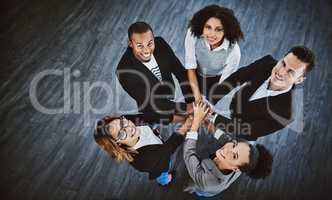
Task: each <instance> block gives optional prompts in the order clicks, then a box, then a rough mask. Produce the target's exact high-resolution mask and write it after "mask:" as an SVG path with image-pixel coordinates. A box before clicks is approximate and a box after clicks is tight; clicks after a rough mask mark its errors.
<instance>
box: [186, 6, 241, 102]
mask: <svg viewBox="0 0 332 200" xmlns="http://www.w3.org/2000/svg"><path fill="white" fill-rule="evenodd" d="M242 38H243V33H242V31H241V27H240V23H239V21H238V20H237V19H236V17H235V16H234V13H233V11H232V10H231V9H228V8H224V7H220V6H218V5H210V6H207V7H205V8H203V9H201V10H199V11H198V12H196V13H195V14H194V16H193V18H192V19H191V21H190V24H189V29H188V31H187V34H186V38H185V68H186V69H187V75H188V79H189V82H190V85H191V88H192V91H193V94H194V97H195V102H199V101H200V100H201V99H202V94H204V95H205V96H206V97H207V99H211V98H209V97H210V96H211V95H212V94H210V91H211V93H213V92H212V90H213V87H214V85H216V84H218V83H221V82H222V81H224V80H225V79H226V78H227V77H228V76H229V75H230V74H232V73H233V72H235V71H236V70H237V69H238V66H239V63H240V57H241V53H240V47H239V45H238V42H239V40H240V39H242Z"/></svg>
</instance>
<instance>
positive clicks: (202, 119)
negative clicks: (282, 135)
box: [94, 5, 315, 197]
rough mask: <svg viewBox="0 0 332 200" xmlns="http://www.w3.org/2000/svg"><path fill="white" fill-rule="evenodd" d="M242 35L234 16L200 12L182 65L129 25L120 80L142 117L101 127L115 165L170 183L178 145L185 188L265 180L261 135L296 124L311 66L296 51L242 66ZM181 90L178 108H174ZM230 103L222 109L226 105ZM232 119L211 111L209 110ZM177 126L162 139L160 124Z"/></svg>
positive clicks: (141, 27)
mask: <svg viewBox="0 0 332 200" xmlns="http://www.w3.org/2000/svg"><path fill="white" fill-rule="evenodd" d="M243 37H244V34H243V33H242V30H241V27H240V23H239V21H238V20H237V18H236V17H235V16H234V13H233V11H232V10H231V9H228V8H225V7H221V6H218V5H209V6H206V7H204V8H203V9H201V10H199V11H198V12H196V13H195V14H194V15H193V17H192V19H191V20H190V23H189V26H188V30H187V32H186V35H185V40H184V48H185V58H184V60H185V64H184V65H182V63H181V62H180V60H179V59H178V57H177V56H176V55H175V53H174V52H173V50H172V48H171V47H170V45H169V44H168V43H167V42H166V41H165V40H164V39H163V38H161V37H155V36H154V33H153V30H152V28H151V27H150V25H149V24H147V23H145V22H135V23H133V24H131V25H130V27H129V28H128V48H127V49H126V51H125V53H124V54H123V56H122V58H121V60H120V62H119V64H118V67H117V70H116V73H117V77H118V80H119V82H120V84H121V86H122V87H123V89H124V90H125V91H126V92H127V93H128V94H129V95H130V96H131V97H132V98H133V99H134V100H135V101H136V103H137V106H138V111H139V114H135V115H116V116H106V117H104V118H102V119H101V120H98V122H97V124H96V130H95V133H94V138H95V141H96V142H97V144H98V145H99V146H100V147H101V148H102V149H103V150H105V151H106V152H107V153H108V154H110V155H111V156H112V157H114V158H116V159H117V160H119V161H122V160H125V161H128V162H129V163H130V164H131V165H132V166H133V167H134V168H135V169H137V170H138V171H141V172H147V173H148V174H149V179H154V180H156V181H157V182H158V183H159V184H160V185H162V186H166V185H168V184H169V183H171V182H172V181H174V179H176V177H175V176H174V171H173V170H174V155H173V154H174V152H175V151H176V149H177V148H178V147H179V146H180V145H183V159H184V163H185V166H186V168H187V171H188V174H189V176H190V177H191V179H190V181H189V184H188V185H187V186H186V188H185V189H184V191H186V192H189V193H193V194H195V195H197V196H202V197H211V196H215V195H217V194H219V193H220V192H222V191H223V190H225V189H226V188H228V187H229V185H231V184H232V183H233V182H234V181H235V180H236V179H237V178H238V177H239V176H240V175H241V173H245V174H246V175H248V176H249V177H252V178H264V177H267V176H268V175H269V174H270V173H271V169H272V162H273V158H272V156H271V154H270V152H269V151H268V149H267V148H266V147H264V146H263V145H261V144H258V143H257V142H256V140H257V138H259V137H262V136H266V135H269V134H271V133H274V132H276V131H278V130H280V129H282V128H284V127H286V126H287V125H288V124H289V123H291V122H292V120H293V118H294V117H293V116H294V115H293V113H292V94H293V92H294V87H295V85H297V84H300V83H302V82H303V81H304V80H305V77H306V74H307V73H308V72H310V71H311V70H312V68H313V67H314V63H315V58H314V54H313V52H312V51H311V50H310V49H309V48H307V47H304V46H294V47H292V48H290V50H289V51H288V52H286V53H285V54H284V56H283V57H282V58H281V59H280V60H276V59H275V58H273V57H272V56H271V55H266V56H264V57H262V58H260V59H258V60H256V61H254V62H253V63H251V64H249V65H248V66H245V67H241V68H239V63H240V58H241V51H240V46H239V42H240V41H241V39H242V38H243ZM172 74H173V75H174V76H175V77H176V78H177V80H178V81H179V83H180V88H181V90H182V93H183V96H184V101H185V102H184V103H183V102H175V101H174V91H175V84H174V80H173V78H172ZM227 98H228V99H231V101H230V103H228V104H227V103H226V101H225V99H227ZM217 103H218V105H223V106H224V107H226V108H227V109H228V111H229V112H226V113H225V114H223V113H220V112H218V113H217V112H216V107H215V105H216V104H217ZM170 123H176V124H180V125H179V126H178V128H177V129H176V130H175V132H174V133H172V134H171V136H170V137H168V139H167V140H166V139H165V138H162V136H161V134H160V126H161V125H165V126H166V125H167V124H170ZM203 126H205V127H206V130H207V131H208V132H209V134H212V135H213V136H214V137H213V138H215V139H216V140H217V143H218V145H219V146H218V148H217V149H216V150H215V151H214V152H211V155H210V156H209V157H207V158H202V157H200V156H199V155H198V154H197V140H198V139H199V138H201V137H199V132H200V131H199V130H200V127H203Z"/></svg>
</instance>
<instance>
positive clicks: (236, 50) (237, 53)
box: [229, 42, 241, 58]
mask: <svg viewBox="0 0 332 200" xmlns="http://www.w3.org/2000/svg"><path fill="white" fill-rule="evenodd" d="M229 54H230V55H232V56H233V57H238V58H240V57H241V50H240V46H239V44H238V43H237V42H235V43H234V44H232V45H231V46H230V52H229Z"/></svg>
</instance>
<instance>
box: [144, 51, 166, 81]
mask: <svg viewBox="0 0 332 200" xmlns="http://www.w3.org/2000/svg"><path fill="white" fill-rule="evenodd" d="M143 64H144V65H145V66H146V67H147V68H148V69H149V70H150V71H151V72H152V73H153V74H154V75H155V77H156V78H157V79H158V80H159V81H161V80H162V76H161V72H160V69H159V66H158V63H157V61H156V59H155V58H154V56H153V55H152V56H151V59H150V61H149V62H143Z"/></svg>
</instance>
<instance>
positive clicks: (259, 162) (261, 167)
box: [239, 143, 273, 179]
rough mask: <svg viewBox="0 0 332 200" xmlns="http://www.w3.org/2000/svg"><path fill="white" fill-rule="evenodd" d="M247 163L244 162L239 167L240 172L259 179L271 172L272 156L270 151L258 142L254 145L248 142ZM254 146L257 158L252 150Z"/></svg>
mask: <svg viewBox="0 0 332 200" xmlns="http://www.w3.org/2000/svg"><path fill="white" fill-rule="evenodd" d="M248 145H249V147H250V151H249V163H245V164H243V165H242V166H240V167H239V169H240V171H241V172H245V173H246V174H247V175H248V176H249V177H250V178H254V179H259V178H265V177H267V176H269V175H270V174H271V171H272V163H273V157H272V155H271V153H270V152H269V151H268V150H267V149H266V148H265V147H264V146H263V145H260V144H256V145H255V147H254V146H253V145H252V144H249V143H248ZM253 148H256V149H257V150H258V154H259V156H258V159H257V158H254V156H253V151H254V149H253Z"/></svg>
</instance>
